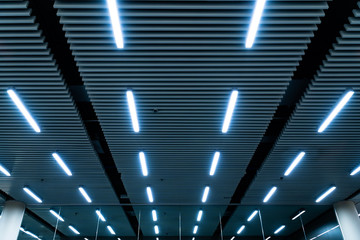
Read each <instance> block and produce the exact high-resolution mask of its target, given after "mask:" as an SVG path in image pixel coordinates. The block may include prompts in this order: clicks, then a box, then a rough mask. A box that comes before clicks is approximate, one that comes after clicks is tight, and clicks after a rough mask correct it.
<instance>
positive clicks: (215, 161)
mask: <svg viewBox="0 0 360 240" xmlns="http://www.w3.org/2000/svg"><path fill="white" fill-rule="evenodd" d="M219 158H220V152H215V154H214V157H213V160H212V163H211V168H210V173H209V174H210V176H214V174H215V171H216V167H217V164H218V162H219Z"/></svg>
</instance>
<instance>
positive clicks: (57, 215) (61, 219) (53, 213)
mask: <svg viewBox="0 0 360 240" xmlns="http://www.w3.org/2000/svg"><path fill="white" fill-rule="evenodd" d="M50 213H51V214H52V215H54V216H55V217H56V218H57V219H59V220H60V221H62V222H64V221H65V220H64V219H63V218H62V217H61V216H60V214H58V213H57V212H55V211H54V210H52V209H51V210H50Z"/></svg>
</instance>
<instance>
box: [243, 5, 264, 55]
mask: <svg viewBox="0 0 360 240" xmlns="http://www.w3.org/2000/svg"><path fill="white" fill-rule="evenodd" d="M265 3H266V0H257V1H256V5H255V9H254V12H253V15H252V17H251V22H250V26H249V30H248V33H247V36H246V43H245V47H246V48H252V46H253V44H254V41H255V38H256V33H257V31H258V28H259V25H260V20H261V16H262V13H263V11H264V7H265Z"/></svg>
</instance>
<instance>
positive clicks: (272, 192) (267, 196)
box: [263, 187, 277, 203]
mask: <svg viewBox="0 0 360 240" xmlns="http://www.w3.org/2000/svg"><path fill="white" fill-rule="evenodd" d="M276 190H277V187H272V188H271V190H270V191H269V193H268V194H266V197H265V198H264V200H263V202H264V203H266V202H268V201H269V200H270V198H271V197H272V196H273V195H274V193H275V192H276Z"/></svg>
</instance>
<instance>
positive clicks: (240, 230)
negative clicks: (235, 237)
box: [237, 225, 245, 234]
mask: <svg viewBox="0 0 360 240" xmlns="http://www.w3.org/2000/svg"><path fill="white" fill-rule="evenodd" d="M244 229H245V225H242V226H241V227H240V228H239V230H238V231H237V234H240V233H241V232H242V231H244Z"/></svg>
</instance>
